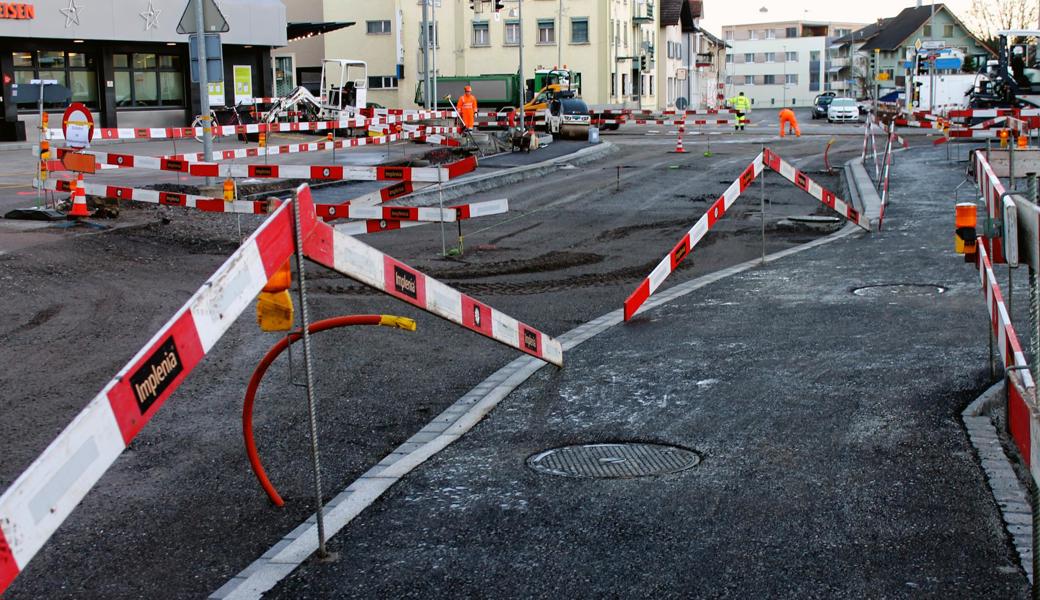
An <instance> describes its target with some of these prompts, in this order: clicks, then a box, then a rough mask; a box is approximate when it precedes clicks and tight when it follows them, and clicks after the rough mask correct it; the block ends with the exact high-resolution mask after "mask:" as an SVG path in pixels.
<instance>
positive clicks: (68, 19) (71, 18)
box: [58, 0, 83, 29]
mask: <svg viewBox="0 0 1040 600" xmlns="http://www.w3.org/2000/svg"><path fill="white" fill-rule="evenodd" d="M58 10H59V11H60V12H61V14H63V15H65V29H68V28H69V27H71V26H72V25H73V23H75V24H76V25H79V11H81V10H83V7H82V6H80V5H78V4H76V0H69V7H68V8H61V9H58Z"/></svg>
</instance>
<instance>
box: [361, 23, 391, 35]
mask: <svg viewBox="0 0 1040 600" xmlns="http://www.w3.org/2000/svg"><path fill="white" fill-rule="evenodd" d="M365 26H366V28H367V31H368V34H369V35H386V34H389V33H390V21H365Z"/></svg>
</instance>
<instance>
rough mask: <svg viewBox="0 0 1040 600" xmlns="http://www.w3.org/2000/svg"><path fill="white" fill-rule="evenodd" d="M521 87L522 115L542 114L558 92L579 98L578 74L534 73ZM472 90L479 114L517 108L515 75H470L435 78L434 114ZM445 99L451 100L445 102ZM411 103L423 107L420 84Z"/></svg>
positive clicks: (559, 71) (423, 93)
mask: <svg viewBox="0 0 1040 600" xmlns="http://www.w3.org/2000/svg"><path fill="white" fill-rule="evenodd" d="M525 83H526V85H525V86H524V91H523V94H524V98H525V99H528V98H529V99H530V100H527V101H526V102H524V104H523V108H524V111H536V112H538V111H544V110H545V109H547V108H548V107H549V102H550V101H551V100H552V99H553V98H554V97H555V96H556V94H558V93H560V92H561V91H565V90H566V91H571V92H574V93H575V94H576V95H577V96H579V97H580V96H581V73H577V72H574V71H570V70H568V69H537V70H536V71H535V73H534V78H532V79H528V80H527V81H526V82H525ZM467 85H468V86H470V87H471V88H472V89H473V95H474V96H476V97H477V100H478V101H479V102H480V108H481V110H495V111H509V110H510V109H512V110H516V109H517V107H518V106H520V103H521V102H520V101H521V93H522V92H521V87H520V76H519V75H517V74H516V73H504V74H492V75H472V76H458V77H438V78H437V96H438V97H437V98H436V99H435V100H436V102H435V103H434V104H435V106H436V108H437V109H438V110H451V108H452V105H451V103H452V102H454V100H455V99H457V98H459V97H461V96H462V94H463V90H464V88H465V87H466V86H467ZM448 97H450V98H451V100H450V101H449V100H448ZM415 103H416V104H418V105H419V106H424V105H425V104H426V90H425V88H424V85H423V82H421V81H420V82H419V84H418V85H417V86H416V88H415Z"/></svg>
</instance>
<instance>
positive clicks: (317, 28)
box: [286, 21, 354, 42]
mask: <svg viewBox="0 0 1040 600" xmlns="http://www.w3.org/2000/svg"><path fill="white" fill-rule="evenodd" d="M351 25H354V22H353V21H327V22H324V23H289V24H288V25H287V26H286V38H287V39H288V41H290V42H293V41H296V40H302V39H303V38H307V37H311V36H314V35H321V34H323V33H328V32H330V31H336V30H337V29H343V28H344V27H350V26H351Z"/></svg>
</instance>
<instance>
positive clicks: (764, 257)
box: [759, 169, 766, 265]
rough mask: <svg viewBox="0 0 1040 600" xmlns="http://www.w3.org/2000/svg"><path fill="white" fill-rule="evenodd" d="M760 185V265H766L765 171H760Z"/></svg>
mask: <svg viewBox="0 0 1040 600" xmlns="http://www.w3.org/2000/svg"><path fill="white" fill-rule="evenodd" d="M761 177H762V183H761V184H760V185H759V189H760V190H762V194H761V197H760V198H759V212H760V213H761V215H762V264H763V265H765V264H766V170H765V169H762V176H761Z"/></svg>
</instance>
